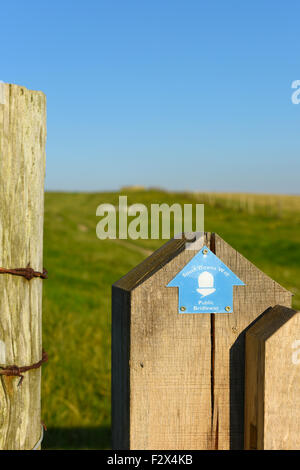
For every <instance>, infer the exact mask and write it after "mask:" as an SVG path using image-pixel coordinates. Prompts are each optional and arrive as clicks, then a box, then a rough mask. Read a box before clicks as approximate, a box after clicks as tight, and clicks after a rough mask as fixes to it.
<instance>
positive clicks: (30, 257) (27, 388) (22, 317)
mask: <svg viewBox="0 0 300 470" xmlns="http://www.w3.org/2000/svg"><path fill="white" fill-rule="evenodd" d="M0 88H1V90H0V240H1V241H0V246H1V249H0V267H1V269H0V366H1V367H0V374H1V375H0V382H1V383H0V449H12V450H23V449H33V448H34V447H35V446H36V444H37V443H38V442H39V439H40V436H41V404H40V398H41V397H40V387H41V369H40V367H39V366H40V365H41V362H43V361H44V360H45V359H46V357H45V355H44V356H42V325H41V320H42V279H40V278H39V277H44V274H43V215H44V175H45V141H46V98H45V95H44V94H43V93H41V92H37V91H30V90H27V89H26V88H24V87H20V86H16V85H8V84H3V83H1V84H0ZM28 267H30V268H32V269H33V271H32V270H30V269H24V268H28ZM32 277H33V278H32ZM31 278H32V279H31ZM30 279H31V280H30ZM12 366H16V367H12ZM32 367H33V368H32ZM27 369H29V370H27ZM21 376H23V377H24V380H23V381H22V383H21V384H20V380H21V379H22V377H21Z"/></svg>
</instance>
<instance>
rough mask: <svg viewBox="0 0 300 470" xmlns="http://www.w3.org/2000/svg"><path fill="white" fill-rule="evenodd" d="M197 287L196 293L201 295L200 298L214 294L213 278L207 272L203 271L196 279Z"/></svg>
mask: <svg viewBox="0 0 300 470" xmlns="http://www.w3.org/2000/svg"><path fill="white" fill-rule="evenodd" d="M198 286H199V288H198V289H197V292H199V294H202V297H206V296H207V295H210V294H213V293H214V292H215V290H216V289H215V288H214V277H213V275H212V274H211V273H209V272H208V271H204V272H203V273H201V274H200V275H199V277H198Z"/></svg>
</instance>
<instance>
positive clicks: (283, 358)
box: [245, 305, 300, 450]
mask: <svg viewBox="0 0 300 470" xmlns="http://www.w3.org/2000/svg"><path fill="white" fill-rule="evenodd" d="M245 380H246V387H245V449H259V450H262V449H265V450H296V449H297V450H299V449H300V392H299V384H300V313H299V312H296V311H295V310H292V309H288V308H286V307H283V306H279V305H278V306H276V307H274V308H273V309H270V310H268V311H267V312H266V313H265V315H263V316H262V317H261V318H260V319H259V320H258V321H257V322H256V323H255V324H254V325H253V326H252V327H251V328H250V329H249V330H248V331H247V334H246V378H245Z"/></svg>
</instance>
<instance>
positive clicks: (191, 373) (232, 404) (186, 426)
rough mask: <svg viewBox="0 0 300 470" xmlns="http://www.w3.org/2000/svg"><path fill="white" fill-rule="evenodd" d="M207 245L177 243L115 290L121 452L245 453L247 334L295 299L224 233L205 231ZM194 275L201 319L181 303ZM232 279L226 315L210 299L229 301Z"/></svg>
mask: <svg viewBox="0 0 300 470" xmlns="http://www.w3.org/2000/svg"><path fill="white" fill-rule="evenodd" d="M204 245H205V246H206V248H204V247H203V248H201V250H200V251H199V250H198V251H192V250H190V249H189V250H186V249H185V240H184V239H182V240H181V239H175V240H171V241H169V242H168V243H166V244H165V245H163V246H162V247H161V248H160V249H159V250H157V251H156V252H155V253H153V254H152V255H151V256H150V257H149V258H147V259H146V260H145V261H144V262H142V263H141V264H140V265H139V266H137V267H136V268H134V269H133V270H132V271H131V272H129V273H128V274H127V275H125V276H124V277H123V278H121V279H120V280H119V281H118V282H116V283H115V284H114V286H113V291H112V426H113V448H114V449H175V450H176V449H178V450H187V449H243V447H244V360H245V331H246V329H247V328H248V327H249V326H250V325H251V324H252V323H253V322H254V321H255V320H256V319H257V318H258V317H259V316H260V315H261V314H262V313H263V312H264V311H265V310H266V309H267V308H269V307H270V306H274V305H276V304H278V303H280V304H283V305H286V306H290V305H291V293H290V292H288V291H287V290H286V289H284V288H283V287H281V286H280V285H279V284H277V283H276V282H275V281H273V280H272V279H270V278H269V277H268V276H266V275H265V274H264V273H262V272H261V271H260V270H259V269H257V268H256V267H255V266H254V265H253V264H252V263H250V262H249V261H248V260H246V259H245V258H244V257H243V256H242V255H241V254H239V253H238V252H237V251H236V250H234V249H233V248H232V247H231V246H230V245H228V244H227V243H226V242H225V241H224V240H222V238H221V237H219V236H218V235H217V234H212V233H205V234H204ZM214 254H215V255H216V256H215V255H214ZM205 256H208V257H209V258H208V259H211V260H212V265H208V264H207V263H208V262H206V261H205V258H204V257H205ZM201 257H202V258H201ZM216 257H217V259H216ZM190 263H192V265H190ZM203 263H204V264H205V269H206V270H205V271H204V276H203V275H202V270H203ZM189 266H191V268H188V267H189ZM184 269H189V271H185V274H184V276H185V279H188V282H189V286H188V289H191V290H190V292H189V294H190V297H191V298H192V297H193V298H194V297H195V296H197V291H199V292H200V294H199V296H198V299H199V300H197V305H195V308H196V309H197V308H198V307H199V305H200V309H202V310H200V311H197V313H193V312H191V310H190V309H189V307H187V304H186V303H184V302H182V303H180V302H181V300H180V299H182V298H183V295H184V294H183V293H182V292H181V291H180V289H181V288H180V287H179V288H178V287H176V285H177V284H176V282H175V281H174V278H175V277H177V275H179V274H180V273H182V272H183V270H184ZM214 269H215V270H216V271H215V276H214V279H215V282H216V284H215V285H213V284H210V282H211V281H212V277H213V276H210V275H209V274H208V271H209V270H210V272H212V273H213V272H214V271H213V270H214ZM229 271H230V272H231V274H230V272H229ZM199 273H201V282H203V281H205V282H203V284H202V285H203V286H204V287H203V289H201V285H200V284H201V282H200V275H199ZM198 275H199V277H198ZM231 276H233V277H234V279H235V281H236V285H234V287H233V286H232V285H230V286H229V288H230V291H228V285H227V287H226V289H227V294H228V292H229V293H230V295H231V304H230V301H229V300H228V299H230V296H228V297H226V303H225V302H223V303H221V304H220V305H221V307H220V309H219V311H216V310H215V307H214V306H215V305H216V303H215V301H210V300H209V299H213V295H211V296H209V295H210V293H214V292H215V293H216V296H215V298H216V299H219V298H221V299H222V298H223V297H224V298H225V294H226V292H223V290H224V291H225V288H224V289H223V287H222V284H223V283H225V284H226V278H227V279H230V277H231ZM236 277H238V278H239V279H237V278H236ZM219 279H220V281H219ZM239 280H240V281H239ZM238 281H239V282H238ZM241 281H242V282H241ZM174 282H175V283H174ZM178 282H179V284H178V285H180V282H181V281H178ZM219 282H220V283H219ZM198 283H199V287H200V288H198ZM242 283H244V284H245V285H241V284H242ZM170 284H171V285H170ZM225 284H224V285H225ZM237 284H239V285H237ZM168 286H169V287H168ZM206 289H207V291H205V290H206ZM208 294H209V295H208ZM232 295H233V297H232ZM203 298H204V300H201V299H203ZM205 299H207V300H205ZM185 300H187V301H188V300H189V296H186V298H185ZM232 300H233V303H232ZM198 304H199V305H198ZM211 305H213V306H211ZM206 309H207V310H206ZM223 310H224V311H223ZM222 311H223V313H221V312H222ZM202 312H203V313H202ZM208 312H209V313H208Z"/></svg>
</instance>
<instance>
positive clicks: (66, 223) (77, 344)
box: [42, 190, 300, 449]
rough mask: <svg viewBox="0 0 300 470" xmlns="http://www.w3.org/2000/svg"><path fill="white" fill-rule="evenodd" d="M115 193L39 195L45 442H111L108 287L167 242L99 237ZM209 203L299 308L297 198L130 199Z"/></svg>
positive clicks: (78, 445) (224, 232)
mask: <svg viewBox="0 0 300 470" xmlns="http://www.w3.org/2000/svg"><path fill="white" fill-rule="evenodd" d="M118 196H119V194H117V193H101V194H100V193H99V194H65V193H47V194H46V200H45V237H44V239H45V245H44V265H45V267H46V268H47V269H48V271H49V279H48V280H47V281H45V283H44V308H43V342H44V347H45V349H46V351H47V352H48V353H49V357H50V360H49V363H48V364H47V365H45V366H44V367H43V386H42V410H43V411H42V419H43V420H44V422H45V423H46V425H47V427H48V432H47V433H46V436H45V439H44V444H43V448H46V449H47V448H48V449H50V448H51V449H107V448H109V447H110V326H111V322H110V295H111V284H112V283H113V282H114V281H116V280H117V279H118V278H119V277H121V276H122V275H124V274H125V273H126V272H127V271H129V270H130V269H131V268H132V267H134V266H135V265H136V264H138V263H139V262H141V261H142V260H143V259H144V258H145V257H146V256H147V255H148V254H149V253H150V252H151V251H153V250H154V249H156V248H157V247H158V246H160V245H161V244H162V243H164V240H137V241H132V240H105V241H100V240H99V239H97V237H96V231H95V229H96V225H97V222H98V220H99V218H97V217H96V215H95V213H96V208H97V206H98V205H99V204H101V203H103V202H110V203H112V204H115V205H117V204H118ZM136 202H140V203H144V204H146V205H149V204H150V203H162V202H166V203H169V204H172V203H174V202H180V203H196V202H198V203H202V202H204V203H205V230H206V231H214V232H217V233H218V234H219V235H221V236H222V237H223V238H224V239H225V240H226V241H227V242H228V243H230V244H231V245H232V246H233V247H234V248H236V249H237V250H238V251H240V252H241V253H242V254H243V255H244V256H246V257H247V258H248V259H249V260H250V261H252V262H253V263H254V264H256V265H257V266H258V267H259V268H260V269H262V270H263V271H264V272H266V273H267V274H268V275H270V276H271V277H272V278H274V279H275V280H276V281H278V282H279V283H280V284H282V285H283V286H284V287H286V288H287V289H289V290H291V291H292V292H293V293H294V294H295V295H294V307H296V308H300V286H299V279H300V244H299V240H300V224H299V222H300V197H298V196H291V197H288V196H272V197H270V196H258V195H216V194H212V195H209V194H201V193H193V194H188V193H184V194H183V193H182V194H179V193H174V194H172V193H166V192H163V191H158V190H153V191H135V192H128V204H132V203H136Z"/></svg>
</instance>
